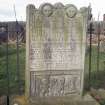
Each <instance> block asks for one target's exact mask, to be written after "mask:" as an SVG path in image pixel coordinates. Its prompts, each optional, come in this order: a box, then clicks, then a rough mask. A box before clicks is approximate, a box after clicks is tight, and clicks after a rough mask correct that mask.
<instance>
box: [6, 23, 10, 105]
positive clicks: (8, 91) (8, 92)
mask: <svg viewBox="0 0 105 105" xmlns="http://www.w3.org/2000/svg"><path fill="white" fill-rule="evenodd" d="M6 33H7V40H6V71H7V105H9V103H10V100H9V95H10V86H9V85H10V83H9V69H8V26H7V25H6Z"/></svg>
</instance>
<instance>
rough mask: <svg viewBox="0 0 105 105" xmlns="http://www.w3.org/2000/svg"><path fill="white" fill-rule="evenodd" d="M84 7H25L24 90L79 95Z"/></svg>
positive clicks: (34, 94) (43, 94) (44, 94)
mask: <svg viewBox="0 0 105 105" xmlns="http://www.w3.org/2000/svg"><path fill="white" fill-rule="evenodd" d="M87 15H88V10H87V9H86V8H81V9H80V10H78V9H77V8H76V7H75V6H74V5H72V4H68V5H66V6H64V5H63V4H61V3H57V4H55V5H51V4H49V3H45V4H42V5H41V6H40V8H39V9H36V8H35V6H34V5H28V7H27V36H26V94H27V96H28V97H29V98H30V99H36V98H39V99H41V98H48V97H66V96H70V95H81V94H82V92H83V80H84V59H85V45H86V29H87Z"/></svg>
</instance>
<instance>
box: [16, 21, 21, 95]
mask: <svg viewBox="0 0 105 105" xmlns="http://www.w3.org/2000/svg"><path fill="white" fill-rule="evenodd" d="M16 35H17V37H16V38H17V41H16V42H17V43H16V49H17V67H16V69H17V81H18V92H19V94H21V91H20V85H21V84H20V68H19V36H18V35H19V23H18V21H16Z"/></svg>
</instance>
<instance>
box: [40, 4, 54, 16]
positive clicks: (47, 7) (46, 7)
mask: <svg viewBox="0 0 105 105" xmlns="http://www.w3.org/2000/svg"><path fill="white" fill-rule="evenodd" d="M41 12H42V14H43V15H44V16H47V17H49V16H51V15H52V13H53V6H52V5H51V4H49V3H45V4H43V5H42V6H41Z"/></svg>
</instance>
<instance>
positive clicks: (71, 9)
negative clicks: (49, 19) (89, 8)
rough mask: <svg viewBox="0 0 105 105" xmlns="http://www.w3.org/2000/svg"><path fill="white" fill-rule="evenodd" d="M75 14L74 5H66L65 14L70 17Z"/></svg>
mask: <svg viewBox="0 0 105 105" xmlns="http://www.w3.org/2000/svg"><path fill="white" fill-rule="evenodd" d="M76 14H77V8H76V7H75V6H74V5H72V4H71V5H67V6H66V15H67V16H68V17H70V18H74V17H75V16H76Z"/></svg>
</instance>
